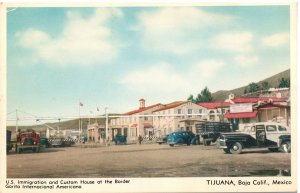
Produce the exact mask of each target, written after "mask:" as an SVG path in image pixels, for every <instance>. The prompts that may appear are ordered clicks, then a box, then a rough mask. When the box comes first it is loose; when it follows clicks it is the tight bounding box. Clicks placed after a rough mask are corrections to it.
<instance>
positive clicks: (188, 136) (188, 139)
mask: <svg viewBox="0 0 300 193" xmlns="http://www.w3.org/2000/svg"><path fill="white" fill-rule="evenodd" d="M167 143H168V144H169V145H170V146H171V147H173V146H174V145H179V144H187V145H190V144H199V137H198V136H196V135H195V134H194V133H193V132H191V131H175V132H173V133H171V134H170V135H169V136H168V138H167Z"/></svg>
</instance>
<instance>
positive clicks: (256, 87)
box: [248, 82, 260, 92]
mask: <svg viewBox="0 0 300 193" xmlns="http://www.w3.org/2000/svg"><path fill="white" fill-rule="evenodd" d="M248 87H249V92H256V91H259V89H260V87H259V85H257V84H256V83H254V82H252V83H250V84H249V85H248Z"/></svg>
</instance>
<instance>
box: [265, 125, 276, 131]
mask: <svg viewBox="0 0 300 193" xmlns="http://www.w3.org/2000/svg"><path fill="white" fill-rule="evenodd" d="M266 130H267V131H270V132H272V131H276V130H277V129H276V125H267V127H266Z"/></svg>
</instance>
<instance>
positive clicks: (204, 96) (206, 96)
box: [196, 87, 213, 103]
mask: <svg viewBox="0 0 300 193" xmlns="http://www.w3.org/2000/svg"><path fill="white" fill-rule="evenodd" d="M212 100H213V98H212V96H211V92H210V91H209V89H208V88H207V87H205V88H204V89H203V90H202V91H201V93H199V94H198V95H197V98H196V102H197V103H200V102H211V101H212Z"/></svg>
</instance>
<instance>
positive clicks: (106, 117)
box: [105, 107, 108, 140]
mask: <svg viewBox="0 0 300 193" xmlns="http://www.w3.org/2000/svg"><path fill="white" fill-rule="evenodd" d="M105 133H106V140H107V139H108V114H107V107H105Z"/></svg>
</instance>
